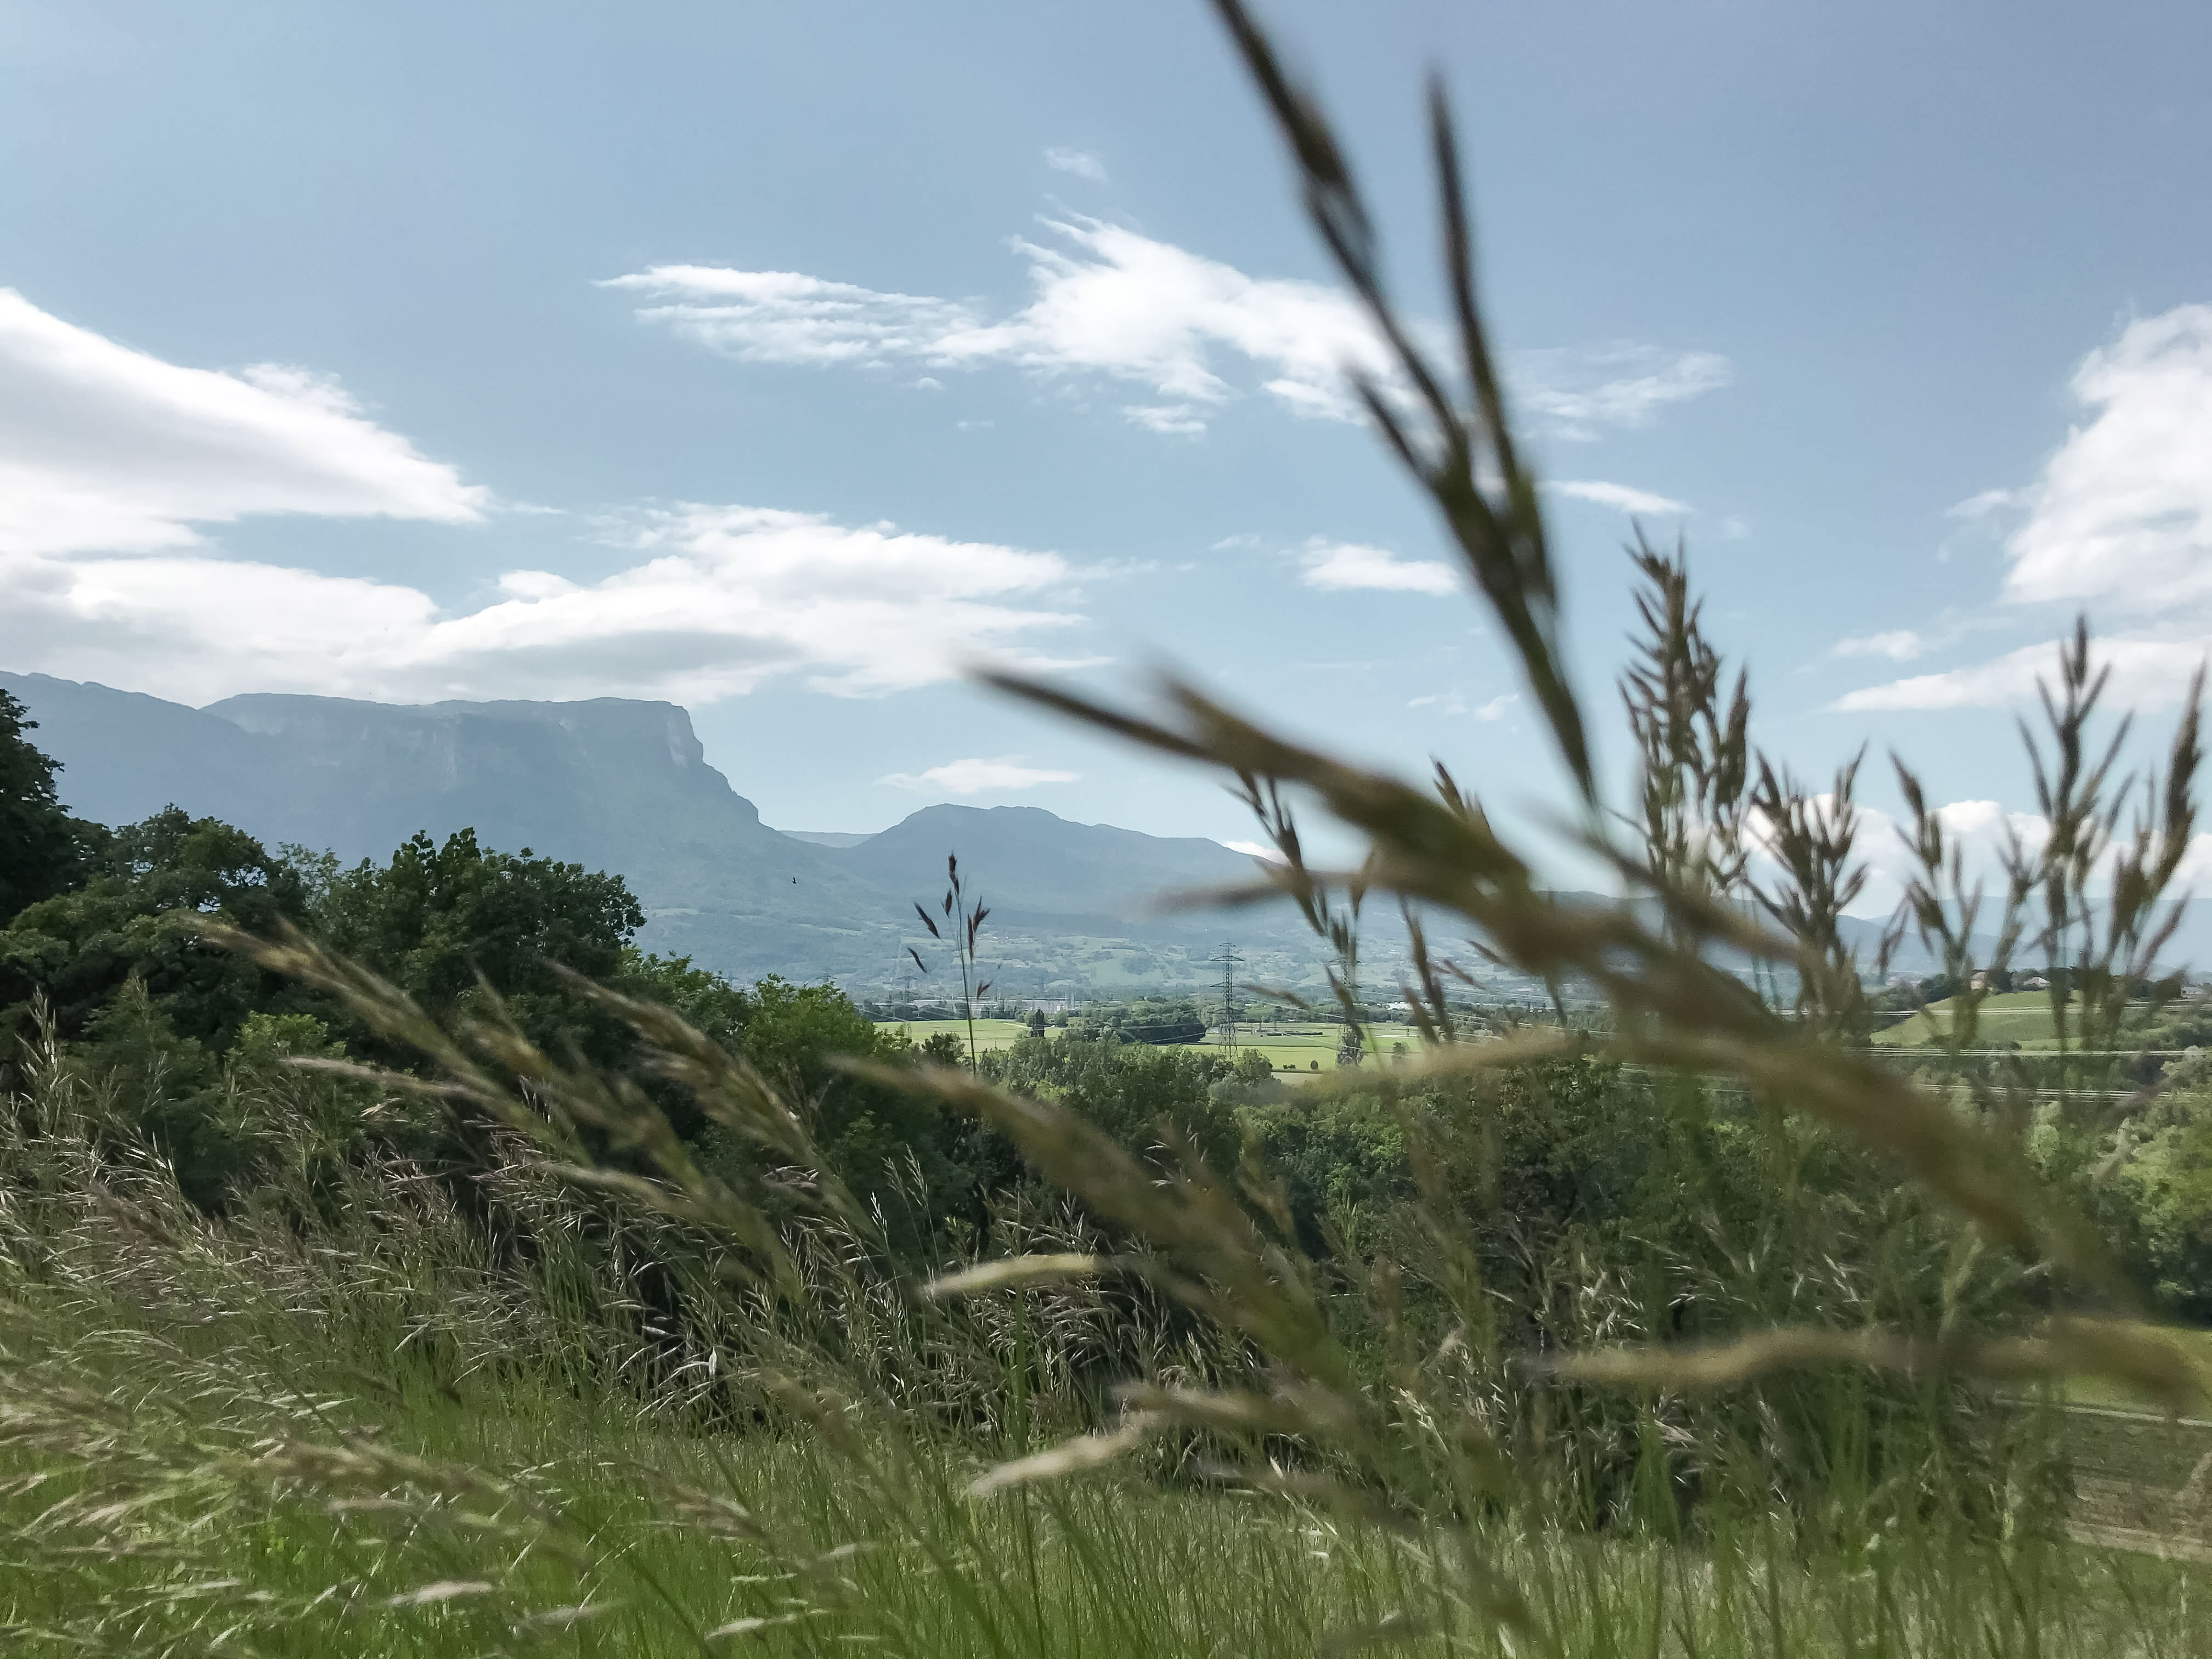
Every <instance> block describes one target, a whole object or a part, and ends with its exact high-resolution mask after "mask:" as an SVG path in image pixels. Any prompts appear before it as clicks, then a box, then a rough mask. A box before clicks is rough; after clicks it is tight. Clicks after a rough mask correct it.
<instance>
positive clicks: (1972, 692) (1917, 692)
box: [1835, 638, 2207, 713]
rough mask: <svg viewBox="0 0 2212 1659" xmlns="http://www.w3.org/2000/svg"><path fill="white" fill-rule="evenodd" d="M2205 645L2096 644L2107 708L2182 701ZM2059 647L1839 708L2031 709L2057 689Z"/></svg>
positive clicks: (1906, 684) (1864, 694) (1876, 690)
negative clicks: (2108, 673)
mask: <svg viewBox="0 0 2212 1659" xmlns="http://www.w3.org/2000/svg"><path fill="white" fill-rule="evenodd" d="M2206 649H2207V647H2206V642H2205V641H2203V640H2163V639H2145V638H2121V639H2105V640H2098V641H2094V642H2093V644H2092V645H2091V647H2090V660H2091V662H2092V663H2093V664H2094V665H2099V666H2103V665H2110V666H2111V668H2112V684H2111V686H2110V688H2109V689H2108V690H2106V694H2105V695H2106V702H2105V705H2104V706H2105V707H2106V708H2113V709H2127V708H2156V707H2159V706H2160V705H2163V704H2166V703H2171V702H2175V701H2177V700H2178V699H2179V698H2180V697H2181V696H2183V694H2184V693H2185V692H2186V691H2187V690H2188V688H2189V677H2190V676H2191V674H2193V673H2195V672H2196V671H2197V665H2198V664H2199V663H2201V662H2203V660H2204V659H2205V654H2206ZM2058 650H2059V641H2056V640H2046V641H2044V642H2043V643H2042V644H2040V645H2029V646H2023V647H2021V648H2020V649H2019V650H2017V651H2013V652H2008V653H2006V654H2005V655H2003V656H2002V657H1999V658H1997V659H1996V660H1995V661H1993V662H1985V663H1978V664H1977V665H1974V666H1973V667H1971V668H1954V669H1952V670H1950V671H1948V672H1944V673H1940V674H1916V675H1914V676H1913V677H1912V678H1910V679H1902V680H1892V681H1891V682H1890V683H1889V684H1887V685H1870V686H1868V687H1866V688H1865V689H1864V690H1858V691H1853V692H1850V693H1848V694H1847V695H1845V696H1842V697H1839V698H1838V699H1837V701H1836V703H1835V707H1836V708H1839V709H1842V710H1844V711H1845V712H1849V713H1857V712H1862V711H1879V710H1891V709H1906V708H1916V709H1936V708H2002V707H2003V706H2004V705H2006V704H2008V703H2020V702H2033V700H2034V697H2035V687H2036V682H2037V681H2038V680H2039V679H2041V680H2043V681H2045V682H2046V683H2049V684H2057V678H2058Z"/></svg>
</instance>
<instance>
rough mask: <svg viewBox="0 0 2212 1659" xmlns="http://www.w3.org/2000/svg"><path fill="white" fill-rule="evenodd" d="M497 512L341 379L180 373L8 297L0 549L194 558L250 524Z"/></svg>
mask: <svg viewBox="0 0 2212 1659" xmlns="http://www.w3.org/2000/svg"><path fill="white" fill-rule="evenodd" d="M490 505H491V495H490V492H489V490H487V489H484V488H483V486H481V485H477V484H470V483H463V482H462V480H461V476H460V474H459V471H457V470H456V469H455V468H453V467H452V466H449V465H446V464H445V463H443V462H441V461H434V460H431V459H428V457H426V456H424V455H422V454H421V453H418V452H417V451H416V448H415V447H414V446H413V445H412V444H410V442H408V441H407V440H406V439H404V438H403V437H401V436H400V435H398V434H397V433H394V432H391V431H387V430H386V429H385V428H382V427H380V426H379V425H377V424H376V423H375V422H374V421H372V420H370V419H369V418H368V416H367V415H366V414H365V413H364V412H363V411H362V408H361V406H360V405H359V404H357V403H356V402H355V401H354V400H353V399H352V398H350V397H349V395H348V394H347V393H346V392H344V391H343V389H342V388H341V387H340V386H338V385H337V382H335V381H333V380H329V379H326V378H325V377H322V376H319V375H316V374H311V373H309V372H308V371H307V370H306V369H302V368H288V367H282V366H278V365H274V364H261V365H258V366H257V367H254V368H244V369H240V370H238V371H237V372H235V373H231V372H228V371H224V370H219V369H209V368H184V367H182V366H180V365H179V364H175V363H171V362H164V361H162V360H161V358H159V357H155V356H149V355H148V354H147V353H145V352H143V351H135V350H133V349H131V348H130V347H128V346H125V345H120V344H118V343H116V342H115V341H113V340H111V339H109V338H107V337H106V336H104V335H100V334H95V333H94V332H93V331H91V330H89V329H87V328H82V327H79V326H78V325H76V324H73V323H67V322H64V321H63V320H62V319H60V318H58V317H56V316H53V315H52V314H51V313H47V312H45V311H41V310H40V308H39V307H36V306H34V305H33V304H32V303H31V302H30V301H28V300H27V299H25V298H24V297H23V296H22V295H20V294H18V293H16V292H15V291H14V290H13V289H0V551H5V552H9V553H15V554H76V553H87V552H104V553H146V552H154V551H157V550H170V549H177V548H184V547H191V546H192V545H194V544H197V543H198V542H199V541H200V539H201V537H200V533H199V531H198V529H197V527H196V526H204V525H211V524H228V523H230V522H232V521H234V520H238V519H240V518H243V517H246V515H248V514H252V513H319V514H323V515H326V516H332V517H342V518H371V517H378V518H393V519H425V520H434V521H436V522H441V523H446V524H465V523H471V522H473V521H475V520H478V519H481V518H482V517H483V514H484V513H485V511H486V510H487V509H488V508H489V506H490Z"/></svg>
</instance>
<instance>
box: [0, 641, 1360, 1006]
mask: <svg viewBox="0 0 2212 1659" xmlns="http://www.w3.org/2000/svg"><path fill="white" fill-rule="evenodd" d="M0 687H5V688H6V689H7V690H10V691H12V692H14V693H15V695H16V696H18V697H20V698H21V700H22V701H23V702H24V704H25V705H26V706H27V708H28V709H29V710H30V714H31V717H32V718H33V719H34V720H37V721H39V723H40V730H39V732H38V733H37V734H36V735H37V741H38V742H39V743H40V745H41V746H42V747H43V748H45V749H46V750H47V752H49V753H50V754H52V755H53V756H54V757H55V758H56V759H58V760H59V761H60V762H61V763H62V765H63V768H64V770H63V774H62V777H61V790H62V794H63V797H64V799H65V800H66V801H67V803H68V805H69V806H70V810H71V811H76V812H77V813H79V814H81V815H82V816H84V817H90V818H94V819H98V820H99V821H100V822H102V823H129V822H131V821H134V820H136V819H138V818H143V817H146V816H148V815H149V813H152V812H155V811H160V810H161V808H162V807H164V806H166V805H170V804H171V803H174V804H176V805H179V806H182V807H184V808H185V810H186V811H190V812H191V813H193V814H195V815H196V816H209V817H220V818H223V819H225V820H227V821H228V822H231V823H236V824H238V825H239V826H240V828H242V829H246V830H248V831H249V832H251V833H252V834H253V835H254V836H258V837H259V838H260V839H261V840H263V841H264V842H269V843H270V844H272V845H275V844H279V843H284V842H295V843H298V844H300V845H302V846H306V847H309V848H317V849H321V848H328V849H330V850H331V851H332V852H335V853H336V854H337V855H338V856H339V857H340V858H341V859H343V860H346V861H348V862H352V861H354V860H358V859H362V858H373V859H378V860H382V859H385V858H387V857H389V856H390V854H391V852H392V848H395V847H397V846H398V844H399V843H400V842H403V841H404V840H405V839H406V838H407V837H408V836H410V835H412V834H414V833H415V832H416V830H418V829H427V830H428V831H429V832H430V833H431V834H432V835H434V836H445V835H447V834H449V833H450V832H452V831H453V830H456V829H464V828H472V829H475V830H476V831H477V837H478V839H479V840H480V841H481V842H483V843H484V844H485V845H487V846H491V847H498V848H506V849H509V850H516V849H520V848H524V847H528V848H532V849H533V850H535V851H537V852H538V853H541V854H549V855H550V856H553V857H556V858H560V859H563V860H573V861H574V862H577V863H581V864H584V865H587V866H591V867H592V868H594V869H608V870H616V871H619V872H621V873H622V874H623V876H624V877H625V878H627V879H628V880H629V883H630V885H631V888H632V890H634V891H635V892H636V893H637V895H638V896H639V899H640V901H641V902H642V903H643V904H644V905H645V907H646V908H647V912H648V913H649V915H650V916H651V921H650V923H649V925H648V927H647V930H646V933H645V934H644V936H643V938H642V941H641V942H642V943H644V944H645V945H647V946H648V947H649V948H652V949H656V950H662V951H680V952H684V953H686V954H690V955H692V956H694V957H696V958H697V959H698V960H700V961H701V962H702V963H705V964H707V965H709V966H712V967H714V968H717V969H720V970H721V971H723V972H726V973H729V974H732V975H736V976H738V977H740V978H753V977H757V976H758V975H762V974H767V973H781V974H784V975H789V976H792V977H797V978H805V979H813V978H824V977H829V978H836V979H839V980H841V981H845V982H848V983H851V984H855V985H862V986H866V985H885V984H890V983H892V982H895V981H896V979H897V977H898V975H899V969H900V964H901V963H902V962H903V961H904V959H905V958H904V947H905V945H907V944H908V942H914V943H922V944H926V943H927V941H926V939H924V937H923V935H922V934H921V929H920V928H919V927H918V925H917V924H916V923H915V921H914V915H913V909H912V906H913V903H914V902H915V901H916V900H930V901H934V900H935V899H936V898H937V897H938V896H939V895H940V894H941V893H942V892H943V890H944V878H945V855H946V854H947V853H948V852H957V854H960V856H961V858H962V860H963V865H964V866H965V867H966V869H967V870H968V872H969V875H970V878H971V879H972V880H973V881H974V882H975V886H976V890H977V891H979V892H980V893H981V894H982V895H983V896H984V897H985V898H986V899H987V901H988V902H990V903H991V904H992V906H993V908H994V915H993V918H992V924H991V928H990V932H991V936H992V938H993V939H994V951H995V952H996V953H997V960H998V962H999V964H1000V965H999V967H998V968H997V969H994V972H996V974H997V976H998V980H999V982H1000V985H1001V986H1002V987H1005V988H1006V990H1008V991H1009V992H1014V993H1024V992H1036V993H1042V991H1044V990H1045V989H1047V988H1051V987H1057V988H1059V989H1060V990H1061V991H1062V992H1067V991H1073V992H1076V993H1078V994H1081V993H1083V992H1085V991H1086V990H1089V989H1092V988H1115V989H1118V988H1122V987H1126V986H1127V985H1130V984H1168V983H1174V982H1177V981H1193V982H1194V981H1202V980H1205V979H1206V977H1207V976H1208V972H1209V970H1208V969H1206V966H1205V963H1204V958H1205V957H1206V956H1207V955H1208V954H1210V953H1211V951H1212V941H1213V940H1215V939H1218V938H1219V937H1220V935H1221V933H1222V931H1223V924H1222V921H1221V920H1220V919H1219V918H1218V917H1213V916H1205V915H1200V916H1175V915H1160V914H1158V913H1157V912H1156V911H1155V910H1154V909H1153V908H1152V906H1151V905H1150V903H1149V902H1148V901H1149V898H1150V896H1152V894H1154V893H1156V892H1157V891H1158V890H1162V889H1168V888H1176V887H1182V886H1188V885H1194V884H1210V883H1220V882H1233V881H1239V880H1242V879H1243V878H1247V877H1249V874H1250V873H1251V871H1252V862H1251V860H1249V858H1247V857H1246V856H1245V855H1244V854H1239V853H1232V852H1231V851H1230V850H1229V849H1228V848H1225V847H1222V846H1220V845H1219V844H1218V843H1216V842H1209V841H1202V840H1197V839H1186V840H1170V839H1162V838H1159V837H1156V836H1143V835H1139V834H1137V833H1136V832H1134V831H1133V830H1127V829H1111V828H1108V827H1105V826H1098V825H1087V824H1078V823H1068V822H1067V821H1066V820H1065V819H1062V818H1060V817H1054V815H1053V814H1052V813H1049V812H1046V811H1040V810H1038V809H1037V808H1035V807H992V808H987V809H984V808H976V807H968V806H933V807H926V808H924V809H923V810H922V811H919V812H916V813H915V814H914V815H913V816H912V817H908V819H906V820H905V821H904V822H903V823H899V824H896V825H894V826H893V827H892V828H890V829H886V830H884V831H883V832H882V833H881V834H878V835H873V836H857V835H842V834H829V833H819V834H805V835H786V834H784V833H782V832H781V831H778V830H775V829H770V828H769V827H768V826H767V825H766V824H763V823H762V822H761V819H760V813H759V812H758V811H757V809H756V808H755V807H754V805H753V804H752V803H751V802H750V801H749V800H747V799H745V798H744V796H742V795H740V794H738V793H737V792H736V791H735V790H733V789H732V787H730V783H729V780H728V779H727V778H726V777H724V776H723V775H722V774H721V773H720V772H719V771H717V770H716V769H714V768H713V767H711V766H709V765H708V764H707V763H706V759H705V756H704V752H703V751H702V749H701V747H700V744H699V741H698V738H697V737H696V735H695V734H694V732H692V729H691V720H690V715H689V714H687V713H685V711H684V709H682V708H678V707H677V706H676V705H675V704H673V703H665V702H636V701H631V700H628V699H623V698H611V697H606V698H598V699H594V700H592V701H590V702H566V703H551V702H442V703H431V704H426V705H422V706H414V707H409V706H396V705H391V704H385V703H374V702H356V701H352V700H349V699H344V698H336V697H309V696H276V695H257V696H240V697H230V698H226V699H225V700H224V701H222V702H218V703H215V704H211V705H210V706H209V707H208V708H186V707H185V706H184V705H182V704H179V703H173V702H163V701H162V700H161V699H160V698H157V697H149V696H141V695H139V694H137V693H133V692H126V691H117V690H111V689H110V688H108V687H106V686H102V685H94V684H81V683H79V682H76V681H71V680H61V679H55V678H51V677H49V676H46V675H42V674H6V673H0ZM1235 930H1236V932H1237V935H1238V937H1239V939H1240V940H1246V941H1249V942H1250V943H1251V944H1252V945H1255V947H1257V948H1258V949H1259V951H1260V954H1261V957H1263V958H1264V959H1265V965H1266V966H1267V969H1269V970H1270V971H1271V972H1273V973H1276V974H1279V975H1286V976H1287V977H1288V978H1289V979H1290V980H1291V981H1292V982H1305V981H1307V980H1308V979H1310V976H1311V974H1312V973H1313V971H1314V969H1315V964H1316V960H1317V956H1316V951H1314V949H1313V947H1312V945H1311V943H1310V940H1309V939H1307V937H1306V935H1305V934H1304V930H1303V928H1302V927H1300V926H1299V925H1298V924H1297V921H1296V919H1295V917H1291V916H1288V915H1275V916H1273V917H1267V916H1261V915H1254V914H1251V913H1241V914H1240V915H1238V917H1237V921H1236V924H1235ZM924 956H925V959H927V957H928V952H927V951H926V950H925V951H924Z"/></svg>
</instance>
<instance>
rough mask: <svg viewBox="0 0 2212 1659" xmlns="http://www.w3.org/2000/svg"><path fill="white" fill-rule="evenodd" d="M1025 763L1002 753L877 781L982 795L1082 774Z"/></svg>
mask: <svg viewBox="0 0 2212 1659" xmlns="http://www.w3.org/2000/svg"><path fill="white" fill-rule="evenodd" d="M1078 776H1079V774H1078V773H1074V772H1059V771H1054V770H1053V769H1050V768H1048V767H1042V766H1026V765H1024V764H1023V757H1021V756H1019V755H1001V756H1000V757H999V758H997V759H996V760H980V759H971V760H957V761H947V762H945V764H944V765H942V766H933V767H931V768H930V769H928V770H927V772H893V773H891V774H890V775H887V776H884V777H881V778H878V779H877V780H876V781H877V782H878V783H888V784H890V785H891V786H893V787H896V788H900V789H919V790H924V791H927V792H929V793H935V794H945V795H980V794H983V793H986V792H995V791H998V790H1001V789H1034V788H1036V787H1037V785H1039V784H1041V783H1073V782H1074V781H1076V779H1077V777H1078Z"/></svg>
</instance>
